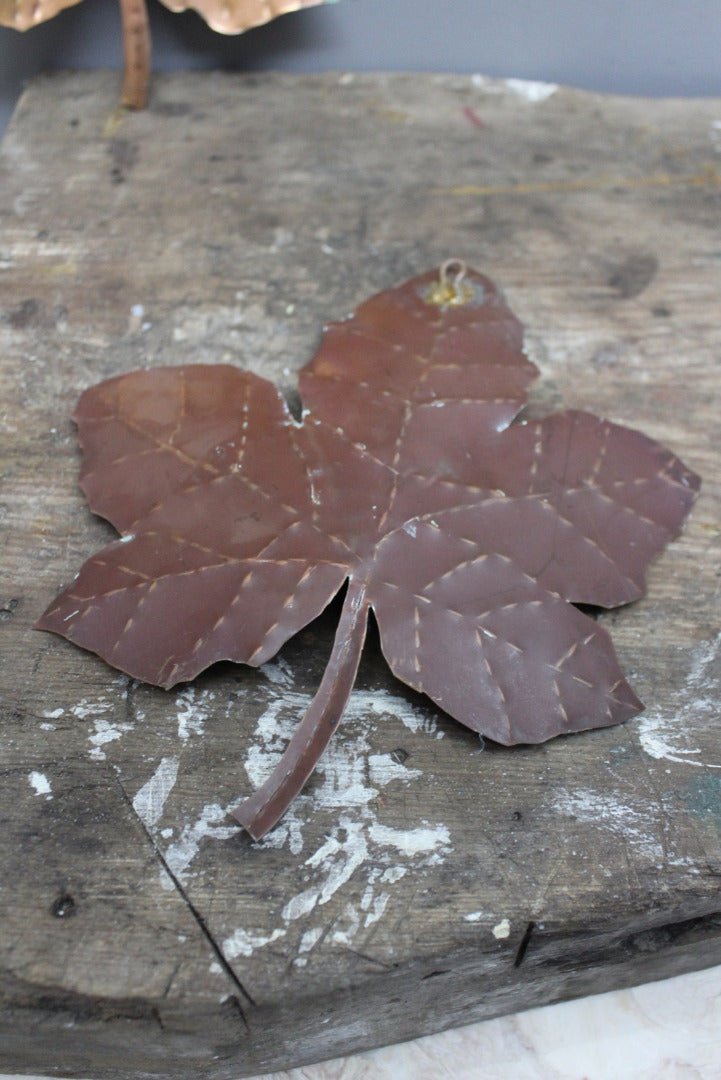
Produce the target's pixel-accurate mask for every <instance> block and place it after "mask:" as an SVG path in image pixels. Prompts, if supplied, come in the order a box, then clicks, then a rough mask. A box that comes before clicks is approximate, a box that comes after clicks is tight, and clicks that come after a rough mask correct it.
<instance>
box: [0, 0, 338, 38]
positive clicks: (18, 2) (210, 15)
mask: <svg viewBox="0 0 721 1080" xmlns="http://www.w3.org/2000/svg"><path fill="white" fill-rule="evenodd" d="M80 2H81V0H0V26H12V27H14V28H15V29H16V30H29V29H30V28H31V27H33V26H37V25H38V24H39V23H42V22H47V20H48V19H52V18H53V16H55V15H57V14H58V12H60V11H63V9H64V8H68V7H73V6H74V5H75V4H79V3H80ZM131 2H132V0H131ZM138 2H139V0H136V3H138ZM326 2H327V0H189V2H188V3H184V2H183V0H161V3H163V4H165V6H166V7H167V8H170V10H171V11H176V12H178V11H187V10H188V8H193V9H194V10H195V11H197V12H198V14H199V15H201V16H202V17H203V18H204V19H205V21H206V22H207V24H208V26H209V27H210V28H211V29H212V30H217V32H218V33H220V34H240V33H242V32H243V31H244V30H250V29H252V28H253V27H254V26H261V25H262V24H263V23H267V22H270V21H271V20H272V19H275V18H277V17H278V16H279V15H285V14H287V13H289V12H291V11H299V10H300V9H301V8H306V7H315V6H317V5H319V4H323V3H326Z"/></svg>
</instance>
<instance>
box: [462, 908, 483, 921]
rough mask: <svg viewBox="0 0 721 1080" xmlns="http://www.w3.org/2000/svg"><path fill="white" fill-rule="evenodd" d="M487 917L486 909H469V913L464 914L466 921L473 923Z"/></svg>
mask: <svg viewBox="0 0 721 1080" xmlns="http://www.w3.org/2000/svg"><path fill="white" fill-rule="evenodd" d="M485 917H486V913H485V911H469V913H468V914H467V915H464V916H463V918H464V919H465V920H466V922H472V923H476V922H480V921H481V919H485Z"/></svg>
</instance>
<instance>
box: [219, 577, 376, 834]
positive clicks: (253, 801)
mask: <svg viewBox="0 0 721 1080" xmlns="http://www.w3.org/2000/svg"><path fill="white" fill-rule="evenodd" d="M368 606H369V604H368V601H367V599H366V596H365V585H364V583H363V582H362V581H358V580H354V579H353V578H351V579H350V581H349V583H348V590H347V592H346V595H345V600H344V602H343V610H342V611H341V616H340V621H339V623H338V629H337V630H336V635H335V640H334V641H333V649H332V651H331V654H330V657H329V659H328V663H327V665H326V669H325V672H324V673H323V678H322V680H321V683H320V686H319V687H318V690H317V692H316V695H315V697H314V698H313V700H312V701H311V703H310V705H309V706H308V709H307V710H306V713H305V715H304V717H303V719H302V720H301V722H300V723H299V725H298V727H297V728H296V730H295V733H294V734H293V737H292V738H291V740H290V742H289V743H288V746H287V747H286V749H285V751H284V753H283V757H282V758H281V759H280V761H279V762H278V764H277V765H276V767H275V769H274V770H273V772H272V773H271V775H270V776H269V777H268V779H267V780H266V782H265V783H264V784H263V785H262V787H260V788H258V790H257V791H256V792H255V794H253V795H251V796H250V798H249V799H246V800H245V802H243V803H241V804H240V806H238V807H237V808H236V809H235V810H234V811H233V816H234V817H235V818H236V819H237V820H238V821H239V822H240V824H241V825H242V826H243V827H244V828H245V829H247V831H248V832H249V833H250V835H251V836H252V837H253V839H254V840H260V838H261V837H262V836H264V835H265V834H266V833H267V832H268V830H269V829H272V828H273V826H274V825H275V824H276V823H277V822H278V821H279V820H280V818H281V817H282V816H283V814H284V813H285V812H286V810H287V809H288V807H289V806H290V804H291V803H292V801H293V799H294V798H295V797H296V795H297V794H298V793H299V792H300V790H301V788H302V787H303V785H304V784H305V782H306V780H307V779H308V777H309V776H310V774H311V773H312V772H313V769H314V768H315V767H316V765H317V763H318V761H319V759H320V757H321V755H322V753H323V751H324V750H325V748H326V746H327V745H328V743H329V742H330V739H331V736H332V734H333V732H334V731H335V729H336V728H337V727H338V724H339V722H340V719H341V717H342V715H343V710H344V709H345V706H346V703H347V701H348V698H349V696H350V692H351V690H352V689H353V683H354V682H355V677H356V674H357V672H358V664H359V662H360V657H361V652H362V651H363V643H364V641H365V636H366V627H367V625H368Z"/></svg>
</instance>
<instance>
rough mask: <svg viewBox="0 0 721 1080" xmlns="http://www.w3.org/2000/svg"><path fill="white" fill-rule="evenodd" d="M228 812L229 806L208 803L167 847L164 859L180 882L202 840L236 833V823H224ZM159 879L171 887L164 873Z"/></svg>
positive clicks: (225, 838) (171, 884) (185, 875)
mask: <svg viewBox="0 0 721 1080" xmlns="http://www.w3.org/2000/svg"><path fill="white" fill-rule="evenodd" d="M233 805H235V804H233ZM229 814H230V808H226V809H223V807H222V806H219V805H218V803H208V805H207V806H204V807H203V809H202V810H201V813H200V817H199V818H198V820H197V821H194V822H192V823H190V824H188V825H186V826H185V827H184V829H183V831H182V833H181V835H180V838H179V839H178V840H176V842H175V843H174V844H171V845H170V846H169V847H168V849H167V851H166V852H165V861H166V863H167V865H168V868H169V869H170V870H171V871H172V873H173V874H175V876H176V878H177V879H178V881H180V882H181V884H184V883H185V881H186V879H187V871H188V867H189V866H190V865H191V863H192V862H193V859H194V858H195V856H196V855H197V854H198V851H199V850H200V845H201V843H202V841H203V840H205V839H206V838H210V839H212V840H227V839H228V838H229V837H231V836H236V835H237V833H238V826H237V825H227V824H224V823H225V822H227V821H228V817H229ZM160 881H161V885H162V886H163V888H165V889H172V888H173V883H172V881H170V879H169V878H168V876H167V875H166V874H165V873H161V879H160Z"/></svg>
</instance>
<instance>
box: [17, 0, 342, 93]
mask: <svg viewBox="0 0 721 1080" xmlns="http://www.w3.org/2000/svg"><path fill="white" fill-rule="evenodd" d="M326 2H327V0H161V3H163V4H165V6H166V7H167V8H169V9H170V10H171V11H175V12H180V11H187V10H188V9H190V8H192V9H194V10H195V11H197V12H198V14H199V15H201V16H202V18H203V19H205V21H206V22H207V24H208V26H210V28H211V29H212V30H216V31H217V32H218V33H220V34H240V33H242V32H243V31H244V30H251V29H252V28H253V27H255V26H261V25H262V24H263V23H267V22H270V21H271V20H272V19H275V18H277V17H278V16H279V15H285V14H287V13H289V12H291V11H299V10H300V9H301V8H306V7H315V6H317V5H319V4H323V3H326ZM78 3H80V0H0V26H10V27H13V28H14V29H15V30H30V29H31V28H32V27H33V26H38V25H39V24H40V23H43V22H47V20H48V19H52V18H53V17H54V16H55V15H57V14H58V13H59V12H60V11H62V10H63V9H64V8H67V7H73V6H74V5H75V4H78ZM119 4H120V17H121V21H122V27H123V55H124V62H125V73H124V79H123V90H122V94H121V105H122V106H124V107H126V108H130V109H142V108H144V107H145V102H146V98H147V93H148V79H149V77H150V54H151V41H150V24H149V22H148V12H147V8H146V5H145V0H119Z"/></svg>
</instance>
